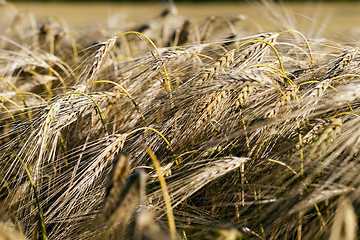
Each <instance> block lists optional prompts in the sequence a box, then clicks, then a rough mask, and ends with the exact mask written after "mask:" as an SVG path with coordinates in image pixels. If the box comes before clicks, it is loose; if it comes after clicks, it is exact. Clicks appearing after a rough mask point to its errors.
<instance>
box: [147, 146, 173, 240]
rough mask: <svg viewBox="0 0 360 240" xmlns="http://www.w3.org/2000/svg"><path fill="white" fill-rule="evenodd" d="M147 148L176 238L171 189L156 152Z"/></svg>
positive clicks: (171, 231) (170, 227)
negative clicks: (168, 186)
mask: <svg viewBox="0 0 360 240" xmlns="http://www.w3.org/2000/svg"><path fill="white" fill-rule="evenodd" d="M145 149H146V152H147V153H148V154H149V156H150V158H151V161H152V162H153V164H154V167H155V170H156V173H157V176H158V179H159V182H160V186H161V191H162V194H163V198H164V202H165V208H166V214H167V218H168V224H169V230H170V234H171V239H172V240H175V239H176V226H175V219H174V214H173V210H172V206H171V201H170V195H169V191H168V188H167V185H166V181H165V178H164V175H163V171H162V169H161V166H160V163H159V161H158V159H157V157H156V155H155V153H154V152H153V151H152V150H151V149H150V148H148V147H146V148H145Z"/></svg>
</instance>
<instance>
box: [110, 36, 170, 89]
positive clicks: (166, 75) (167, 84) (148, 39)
mask: <svg viewBox="0 0 360 240" xmlns="http://www.w3.org/2000/svg"><path fill="white" fill-rule="evenodd" d="M128 34H136V35H140V36H142V37H144V38H145V39H146V40H147V41H148V42H149V43H150V44H151V45H152V46H153V48H154V49H155V51H156V52H157V54H158V55H159V57H161V54H160V52H159V50H158V48H157V47H156V45H155V43H154V42H153V41H151V39H150V38H148V37H147V36H146V35H144V34H142V33H140V32H136V31H128V32H125V33H123V34H120V35H118V36H117V37H116V38H120V37H122V36H125V35H128ZM163 68H164V73H165V80H166V85H165V86H166V89H167V90H168V91H169V92H170V91H171V89H172V86H171V83H170V80H169V77H168V73H167V70H166V67H165V65H164V66H163Z"/></svg>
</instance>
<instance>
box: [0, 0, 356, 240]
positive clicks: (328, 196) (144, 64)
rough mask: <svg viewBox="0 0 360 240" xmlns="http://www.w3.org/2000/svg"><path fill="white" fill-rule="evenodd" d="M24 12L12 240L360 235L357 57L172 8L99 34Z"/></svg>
mask: <svg viewBox="0 0 360 240" xmlns="http://www.w3.org/2000/svg"><path fill="white" fill-rule="evenodd" d="M5 7H9V9H12V10H14V9H13V7H10V5H9V4H7V3H4V4H3V5H1V6H0V8H5ZM9 11H10V10H9ZM9 13H10V12H9ZM12 13H13V14H14V15H13V17H9V18H7V21H8V22H4V23H3V25H2V27H0V239H10V240H15V239H43V240H45V239H49V240H50V239H53V240H60V239H78V240H82V239H144V240H145V239H149V240H150V239H153V240H155V239H157V240H158V239H160V240H161V239H173V240H174V239H184V240H185V239H218V240H220V239H223V240H224V239H228V240H230V239H328V238H330V239H348V240H352V239H356V236H358V235H359V234H358V228H357V226H358V215H359V211H358V210H357V209H359V207H360V206H359V201H358V199H359V192H360V185H359V184H358V183H360V178H359V174H358V173H359V171H360V164H359V154H360V101H359V100H360V91H359V87H360V71H359V66H360V55H359V51H358V50H359V45H358V43H357V42H352V43H349V42H341V41H337V42H335V41H333V40H330V39H327V38H325V37H312V36H307V34H306V32H301V31H298V30H296V29H295V28H291V29H289V28H286V29H283V28H281V29H277V30H272V31H266V32H264V31H261V32H259V31H258V30H257V29H253V28H250V27H249V26H252V27H253V26H254V24H253V22H251V20H249V19H248V18H246V17H245V16H243V15H237V16H216V15H212V16H209V17H207V18H205V19H203V21H202V22H196V21H194V20H190V19H187V18H186V17H184V16H182V15H180V14H179V13H178V11H177V10H176V7H175V6H174V5H173V4H169V5H168V6H166V8H165V10H164V11H162V12H161V13H159V15H158V16H155V17H154V18H152V19H149V21H147V22H146V23H144V22H130V23H129V24H122V25H121V24H119V28H118V29H113V28H107V27H106V26H103V27H99V28H98V29H96V30H94V29H86V31H84V30H77V29H76V28H75V27H74V28H73V26H72V25H71V24H68V23H65V22H64V21H57V20H54V19H46V20H43V19H42V20H38V19H35V18H33V17H32V15H24V14H21V13H18V12H17V11H12ZM280 15H281V14H280ZM284 16H285V15H284ZM284 21H285V17H284ZM284 25H285V24H284ZM282 26H283V25H282Z"/></svg>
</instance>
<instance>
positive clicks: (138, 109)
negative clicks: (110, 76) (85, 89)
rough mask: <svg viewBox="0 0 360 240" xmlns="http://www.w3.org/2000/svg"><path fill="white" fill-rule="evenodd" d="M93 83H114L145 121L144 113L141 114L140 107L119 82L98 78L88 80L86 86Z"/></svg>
mask: <svg viewBox="0 0 360 240" xmlns="http://www.w3.org/2000/svg"><path fill="white" fill-rule="evenodd" d="M94 83H111V84H114V85H115V86H117V87H119V88H120V89H121V90H122V91H123V92H124V93H125V94H126V96H127V97H128V98H129V99H130V100H131V102H132V103H133V104H134V106H135V108H136V110H137V111H138V113H139V114H140V117H141V118H142V120H144V121H145V117H144V115H143V114H142V112H141V110H140V108H139V105H138V104H137V103H136V102H135V100H134V99H133V98H132V97H131V95H130V94H129V92H128V91H126V89H125V88H123V87H122V86H121V85H120V84H118V83H116V82H113V81H109V80H99V81H93V82H90V83H88V84H86V85H87V86H88V85H90V84H94Z"/></svg>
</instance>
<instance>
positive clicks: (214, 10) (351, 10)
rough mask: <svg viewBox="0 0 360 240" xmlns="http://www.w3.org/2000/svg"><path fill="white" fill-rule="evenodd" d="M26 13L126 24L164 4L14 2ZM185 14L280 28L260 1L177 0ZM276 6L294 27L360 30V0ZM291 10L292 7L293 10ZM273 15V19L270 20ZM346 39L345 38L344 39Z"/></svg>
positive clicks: (334, 32)
mask: <svg viewBox="0 0 360 240" xmlns="http://www.w3.org/2000/svg"><path fill="white" fill-rule="evenodd" d="M13 4H14V6H15V7H16V8H17V9H18V11H20V12H22V13H31V14H34V16H36V17H37V18H44V17H47V16H51V17H53V18H55V19H57V20H61V19H63V20H65V21H67V22H68V23H71V24H72V25H73V26H81V27H85V26H86V27H88V26H94V27H98V26H104V24H114V22H115V24H119V25H121V24H124V23H125V22H127V23H128V22H129V21H136V22H139V21H147V20H148V19H151V18H152V17H155V16H157V14H158V13H159V12H160V11H161V10H162V8H163V4H162V3H161V2H160V1H159V2H151V3H146V2H142V3H115V2H87V3H84V2H82V3H81V2H77V3H74V2H73V3H71V2H46V3H44V2H14V3H13ZM176 5H177V8H178V11H179V13H180V14H181V15H183V16H185V17H188V18H189V19H191V20H193V21H195V23H196V22H197V23H200V22H201V21H203V20H204V19H205V18H206V17H207V16H209V15H211V14H216V15H219V16H231V15H237V14H243V15H244V16H246V17H247V20H246V21H245V22H244V26H246V27H247V28H251V27H252V28H253V29H252V30H255V31H256V30H258V31H259V32H261V31H264V30H269V28H271V27H273V28H274V29H277V28H278V24H279V23H278V22H276V21H273V20H274V18H273V16H269V12H268V11H265V9H264V7H263V6H262V5H261V4H259V3H255V2H253V3H244V2H238V3H234V2H223V3H220V2H211V3H204V2H192V3H190V2H187V3H183V2H180V3H176ZM275 6H276V10H280V11H283V12H287V13H288V15H287V16H282V17H284V19H287V20H288V21H289V22H291V23H293V25H294V27H296V28H297V29H299V30H301V31H304V32H305V33H307V34H308V36H309V35H310V36H311V35H314V34H316V31H318V30H319V29H321V30H325V33H328V34H329V36H331V37H339V38H343V37H345V36H347V37H350V38H349V39H346V40H347V41H351V36H353V35H357V34H358V33H359V32H360V24H359V23H360V14H359V12H360V2H319V3H315V2H303V3H299V2H296V3H294V2H291V3H282V4H277V5H275ZM289 10H290V11H289ZM269 19H271V20H269ZM342 40H344V39H342Z"/></svg>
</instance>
